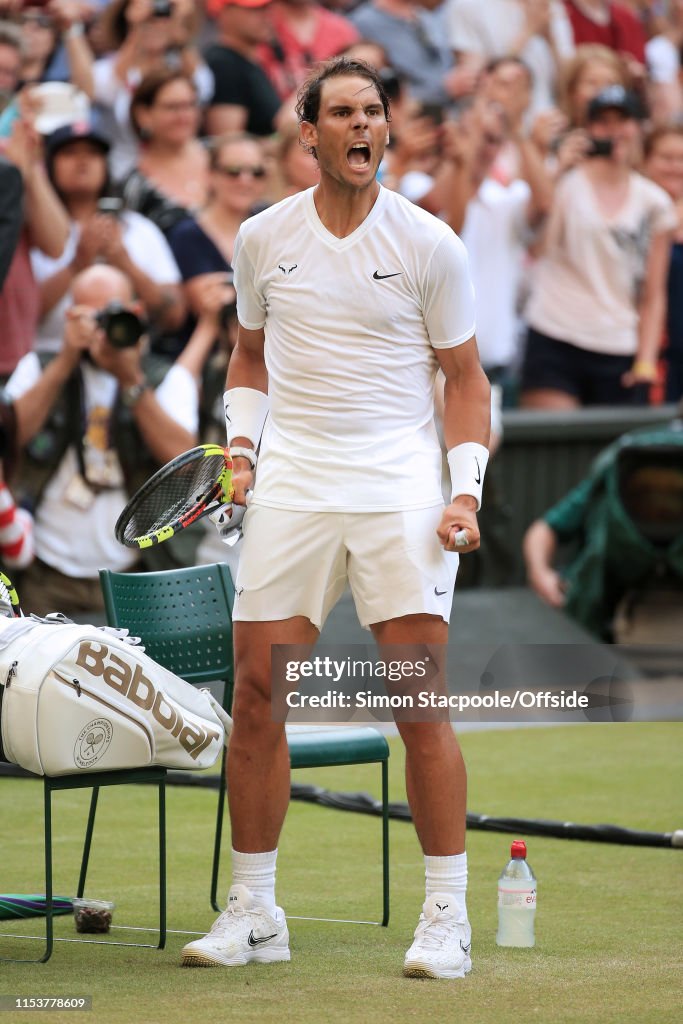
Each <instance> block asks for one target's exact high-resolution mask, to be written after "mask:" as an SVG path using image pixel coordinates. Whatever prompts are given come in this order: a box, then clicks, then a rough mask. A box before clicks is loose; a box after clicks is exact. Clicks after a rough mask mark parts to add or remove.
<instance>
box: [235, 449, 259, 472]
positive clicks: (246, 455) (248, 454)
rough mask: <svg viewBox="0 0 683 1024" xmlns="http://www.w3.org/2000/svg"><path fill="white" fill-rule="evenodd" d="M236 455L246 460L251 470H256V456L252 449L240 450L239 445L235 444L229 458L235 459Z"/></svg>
mask: <svg viewBox="0 0 683 1024" xmlns="http://www.w3.org/2000/svg"><path fill="white" fill-rule="evenodd" d="M238 455H241V456H242V458H243V459H247V461H248V462H249V464H250V465H251V468H252V469H256V463H257V462H258V456H257V454H256V452H255V451H254V449H253V448H242V447H241V445H238V444H235V445H233V446H232V447H231V449H230V458H231V459H235V458H237V456H238Z"/></svg>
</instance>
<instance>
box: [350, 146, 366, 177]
mask: <svg viewBox="0 0 683 1024" xmlns="http://www.w3.org/2000/svg"><path fill="white" fill-rule="evenodd" d="M346 159H347V160H348V161H349V164H350V165H351V167H353V168H354V169H355V170H357V171H365V170H367V169H368V167H369V166H370V147H369V146H368V144H367V142H354V144H353V145H352V146H351V148H350V149H349V151H348V152H347V154H346Z"/></svg>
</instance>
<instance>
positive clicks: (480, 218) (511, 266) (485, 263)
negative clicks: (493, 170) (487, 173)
mask: <svg viewBox="0 0 683 1024" xmlns="http://www.w3.org/2000/svg"><path fill="white" fill-rule="evenodd" d="M530 199H531V189H530V188H529V186H528V185H527V183H526V181H521V180H519V179H518V180H517V181H513V182H511V183H510V185H508V186H505V185H501V184H500V182H498V181H495V180H494V179H493V178H486V179H485V180H484V181H483V182H482V184H481V186H480V188H479V191H478V192H477V194H476V196H474V198H473V199H472V200H471V202H470V203H469V205H468V207H467V213H466V215H465V223H464V224H463V228H462V231H461V232H460V238H461V239H462V241H463V242H464V244H465V248H466V249H467V254H468V256H469V258H470V272H471V274H472V283H473V284H474V293H475V298H476V320H477V347H478V348H479V355H480V358H481V362H482V365H483V366H484V368H485V369H492V368H493V367H504V366H510V365H511V364H512V363H513V362H514V360H515V357H516V355H517V348H518V338H519V333H520V332H519V321H518V317H517V300H518V293H519V284H520V278H521V274H522V269H523V266H524V254H525V247H524V242H525V238H526V235H527V233H528V220H527V212H528V209H529V201H530Z"/></svg>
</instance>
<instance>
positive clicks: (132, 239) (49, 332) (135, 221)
mask: <svg viewBox="0 0 683 1024" xmlns="http://www.w3.org/2000/svg"><path fill="white" fill-rule="evenodd" d="M121 228H122V235H123V244H124V246H125V248H126V251H127V252H128V255H129V256H130V258H131V259H132V260H133V262H134V263H136V264H137V265H138V266H139V267H142V268H143V269H144V271H145V273H146V274H148V275H149V277H151V279H152V280H153V281H154V282H155V284H159V285H170V284H178V283H179V282H180V271H179V270H178V265H177V264H176V261H175V259H174V258H173V253H172V252H171V248H170V246H169V244H168V242H167V241H166V239H165V238H164V236H163V234H162V233H161V231H160V230H159V228H158V227H157V226H156V224H152V222H151V220H148V219H147V217H143V216H142V214H140V213H135V212H134V211H133V210H124V211H123V213H122V214H121ZM80 234H81V229H80V225H78V224H72V225H71V232H70V234H69V237H68V239H67V243H66V245H65V246H64V252H63V253H62V255H61V256H60V257H59V259H56V260H54V259H51V258H50V257H49V256H45V254H44V253H42V252H40V250H39V249H32V250H31V264H32V266H33V275H34V277H35V279H36V281H37V282H38V283H39V284H41V283H42V282H43V281H45V280H46V279H47V278H48V277H52V275H53V274H56V273H57V271H58V270H61V269H62V268H63V267H66V266H68V264H69V263H71V261H72V259H73V258H74V256H75V255H76V249H77V248H78V240H79V238H80ZM70 305H71V298H70V294H69V292H67V293H66V295H64V296H63V297H62V298H61V299H60V301H59V302H58V303H56V305H54V306H53V307H52V309H51V310H50V311H49V312H48V313H47V314H46V315H45V316H44V317H43V319H42V320H41V322H40V325H39V327H38V333H37V335H36V341H35V346H34V347H35V349H36V351H37V352H58V351H59V349H60V348H61V347H62V335H63V333H64V317H65V315H66V311H67V309H68V308H69V306H70Z"/></svg>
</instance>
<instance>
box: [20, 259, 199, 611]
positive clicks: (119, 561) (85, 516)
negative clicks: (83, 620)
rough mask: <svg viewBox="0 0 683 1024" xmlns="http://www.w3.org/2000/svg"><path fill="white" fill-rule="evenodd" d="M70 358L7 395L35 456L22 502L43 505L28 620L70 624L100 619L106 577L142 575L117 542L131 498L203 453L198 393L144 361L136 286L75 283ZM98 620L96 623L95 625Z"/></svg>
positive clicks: (98, 275) (111, 278)
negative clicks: (67, 619)
mask: <svg viewBox="0 0 683 1024" xmlns="http://www.w3.org/2000/svg"><path fill="white" fill-rule="evenodd" d="M72 295H73V305H72V306H71V308H70V309H69V310H68V313H67V318H66V327H65V330H64V342H63V345H62V348H61V350H60V351H59V352H58V353H57V354H56V355H55V356H54V357H53V358H52V359H51V360H50V361H49V362H47V363H46V365H44V366H42V368H41V361H40V360H39V358H38V355H37V354H36V353H35V352H31V353H29V354H28V355H27V356H25V357H24V359H22V360H21V362H20V363H19V365H18V366H17V369H16V371H15V372H14V373H13V375H12V377H11V379H10V381H9V382H8V385H7V394H8V397H9V398H10V399H11V400H12V401H13V402H14V406H15V410H16V417H17V429H18V438H19V444H20V445H22V446H24V448H25V460H24V471H23V474H22V481H21V482H22V485H23V488H24V495H23V496H22V497H23V500H24V503H25V504H27V503H30V504H32V505H33V511H34V515H35V522H36V535H35V541H36V556H37V557H36V560H35V561H34V563H33V564H32V565H31V566H30V568H29V569H28V570H27V571H26V572H25V573H24V574H23V578H21V579H19V580H18V585H19V587H20V589H21V594H22V605H23V606H24V607H25V609H26V610H27V611H29V612H37V613H38V614H44V613H45V612H48V611H54V610H56V609H57V610H59V611H63V612H65V613H67V614H70V615H71V616H72V617H79V616H81V617H82V616H83V615H87V616H92V613H93V611H97V610H99V609H101V608H102V597H101V592H100V587H99V580H98V570H99V568H100V567H101V566H103V565H106V566H108V567H109V568H111V569H114V570H117V571H125V570H127V569H132V568H133V566H134V564H135V562H136V554H135V553H134V552H131V551H130V550H129V549H128V548H123V547H121V545H119V544H118V543H117V542H116V541H115V540H114V524H115V522H116V519H117V518H118V515H119V513H120V511H121V509H122V508H123V506H124V504H125V503H126V501H127V499H128V497H129V496H130V495H131V494H132V493H133V492H134V491H135V490H136V489H137V487H138V486H139V485H140V484H141V483H142V482H143V480H145V479H147V478H148V477H149V475H150V474H151V473H152V472H154V470H156V469H157V468H158V467H159V465H161V464H163V463H165V462H167V461H168V460H170V459H172V458H174V457H175V456H176V455H179V454H180V453H181V452H183V451H185V450H186V449H188V448H191V447H192V445H193V444H196V439H197V387H196V384H195V382H194V380H193V379H192V377H191V375H190V374H189V373H188V371H187V370H186V369H185V368H183V367H176V366H173V367H171V369H170V370H169V371H168V373H166V375H165V377H163V379H161V378H162V375H163V370H164V369H165V367H162V366H161V365H160V363H159V361H158V360H156V359H154V358H153V357H150V356H149V355H148V354H147V353H146V351H145V338H144V325H143V324H142V323H141V322H140V307H139V305H138V304H136V303H135V302H134V301H133V289H132V286H131V282H130V280H129V279H128V278H127V277H126V276H125V275H124V274H122V273H121V272H120V271H119V270H116V269H115V268H114V267H108V266H102V265H100V266H94V267H91V268H90V269H88V270H85V271H84V272H83V273H81V274H79V275H78V276H77V277H76V279H75V280H74V282H73V288H72ZM89 621H91V619H89Z"/></svg>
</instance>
